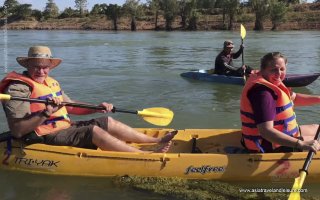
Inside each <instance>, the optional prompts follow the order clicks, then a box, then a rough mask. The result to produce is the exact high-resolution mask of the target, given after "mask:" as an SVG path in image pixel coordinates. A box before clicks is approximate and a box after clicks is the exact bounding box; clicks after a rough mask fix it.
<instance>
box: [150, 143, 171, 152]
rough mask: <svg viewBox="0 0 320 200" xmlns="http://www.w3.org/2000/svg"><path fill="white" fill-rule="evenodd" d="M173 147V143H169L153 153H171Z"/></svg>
mask: <svg viewBox="0 0 320 200" xmlns="http://www.w3.org/2000/svg"><path fill="white" fill-rule="evenodd" d="M171 145H172V142H171V141H169V142H167V143H164V144H162V145H161V146H160V147H159V148H158V149H156V150H155V151H153V152H154V153H166V152H168V151H169V149H170V147H171Z"/></svg>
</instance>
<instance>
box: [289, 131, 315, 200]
mask: <svg viewBox="0 0 320 200" xmlns="http://www.w3.org/2000/svg"><path fill="white" fill-rule="evenodd" d="M319 133H320V125H319V127H318V130H317V133H316V136H315V137H314V140H319V136H320V134H319ZM313 156H314V152H313V151H311V150H310V151H309V153H308V156H307V158H306V160H305V161H304V164H303V167H302V169H300V170H299V171H300V174H299V176H298V177H297V178H295V179H294V183H293V186H292V189H291V193H290V195H289V199H288V200H300V190H301V188H302V186H303V183H304V180H305V179H306V176H307V175H308V168H309V166H310V164H311V161H312V158H313Z"/></svg>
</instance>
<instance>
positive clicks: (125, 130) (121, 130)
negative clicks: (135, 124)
mask: <svg viewBox="0 0 320 200" xmlns="http://www.w3.org/2000/svg"><path fill="white" fill-rule="evenodd" d="M106 120H108V121H107V124H108V130H106V131H107V132H108V133H110V135H112V136H113V137H115V138H118V139H119V140H122V141H127V142H135V143H160V142H161V143H167V142H169V141H170V140H172V139H173V137H174V136H175V135H176V133H177V132H176V131H173V132H170V133H168V134H166V135H165V136H164V137H162V138H155V137H150V136H148V135H146V134H143V133H140V132H138V131H136V130H135V129H133V128H131V127H129V126H127V125H126V124H124V123H122V122H119V121H117V120H115V119H113V118H111V117H107V118H106Z"/></svg>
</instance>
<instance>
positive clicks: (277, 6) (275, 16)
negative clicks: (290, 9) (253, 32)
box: [270, 0, 287, 30]
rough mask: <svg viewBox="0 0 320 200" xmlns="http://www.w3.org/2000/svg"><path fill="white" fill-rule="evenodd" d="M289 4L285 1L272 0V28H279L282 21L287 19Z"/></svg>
mask: <svg viewBox="0 0 320 200" xmlns="http://www.w3.org/2000/svg"><path fill="white" fill-rule="evenodd" d="M286 13H287V6H286V4H285V3H284V2H282V1H278V0H270V19H271V22H272V29H271V30H277V28H278V26H279V25H280V23H281V22H284V21H285V16H286Z"/></svg>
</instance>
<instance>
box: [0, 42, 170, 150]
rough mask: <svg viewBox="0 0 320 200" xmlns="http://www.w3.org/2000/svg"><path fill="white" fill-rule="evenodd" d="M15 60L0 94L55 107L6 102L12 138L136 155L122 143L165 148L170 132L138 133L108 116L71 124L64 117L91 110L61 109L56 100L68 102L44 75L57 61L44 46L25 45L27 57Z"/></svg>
mask: <svg viewBox="0 0 320 200" xmlns="http://www.w3.org/2000/svg"><path fill="white" fill-rule="evenodd" d="M17 62H18V63H19V64H20V65H22V66H23V67H25V68H26V69H27V71H24V72H23V73H21V74H20V73H16V72H11V73H9V74H8V75H7V76H6V77H5V78H4V79H3V80H2V81H1V83H0V92H1V93H6V94H9V95H11V96H16V97H26V98H39V99H51V100H53V101H54V102H55V105H50V104H48V105H46V104H42V103H29V102H23V101H14V100H10V101H6V102H3V107H4V110H5V113H6V117H7V120H8V125H9V128H10V131H11V133H12V135H13V136H14V137H15V138H19V139H21V140H22V141H23V142H25V143H26V144H32V143H45V144H49V145H63V146H75V147H81V148H91V149H95V148H97V147H99V148H100V149H102V150H110V151H125V152H140V151H141V150H139V149H137V148H134V147H132V146H129V145H127V144H126V142H124V141H130V142H135V143H159V145H160V147H159V148H158V149H156V150H155V152H166V151H168V150H169V147H170V144H171V140H172V139H173V137H174V136H175V134H176V131H173V132H169V133H168V134H166V135H165V136H163V137H162V138H154V137H150V136H147V135H145V134H142V133H139V132H137V131H136V130H134V129H132V128H131V127H129V126H127V125H125V124H123V123H121V122H119V121H117V120H115V119H113V118H111V117H100V118H97V119H92V120H89V121H79V122H72V121H71V119H70V117H69V114H75V115H87V114H92V113H95V112H102V111H96V110H90V109H87V108H78V107H66V106H64V105H62V103H61V102H74V101H73V100H71V99H70V98H69V97H68V96H67V95H66V94H65V93H64V92H63V90H62V89H61V88H60V84H59V83H58V81H56V80H55V79H53V78H52V77H50V76H49V72H50V71H51V70H52V69H53V68H55V67H57V66H58V65H59V64H60V63H61V59H59V58H53V57H52V55H51V51H50V49H49V48H48V47H46V46H34V47H30V49H29V52H28V56H27V57H18V58H17ZM100 105H101V106H104V107H105V110H104V111H103V112H110V111H111V110H112V108H113V105H112V104H109V103H106V102H103V103H101V104H100Z"/></svg>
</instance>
